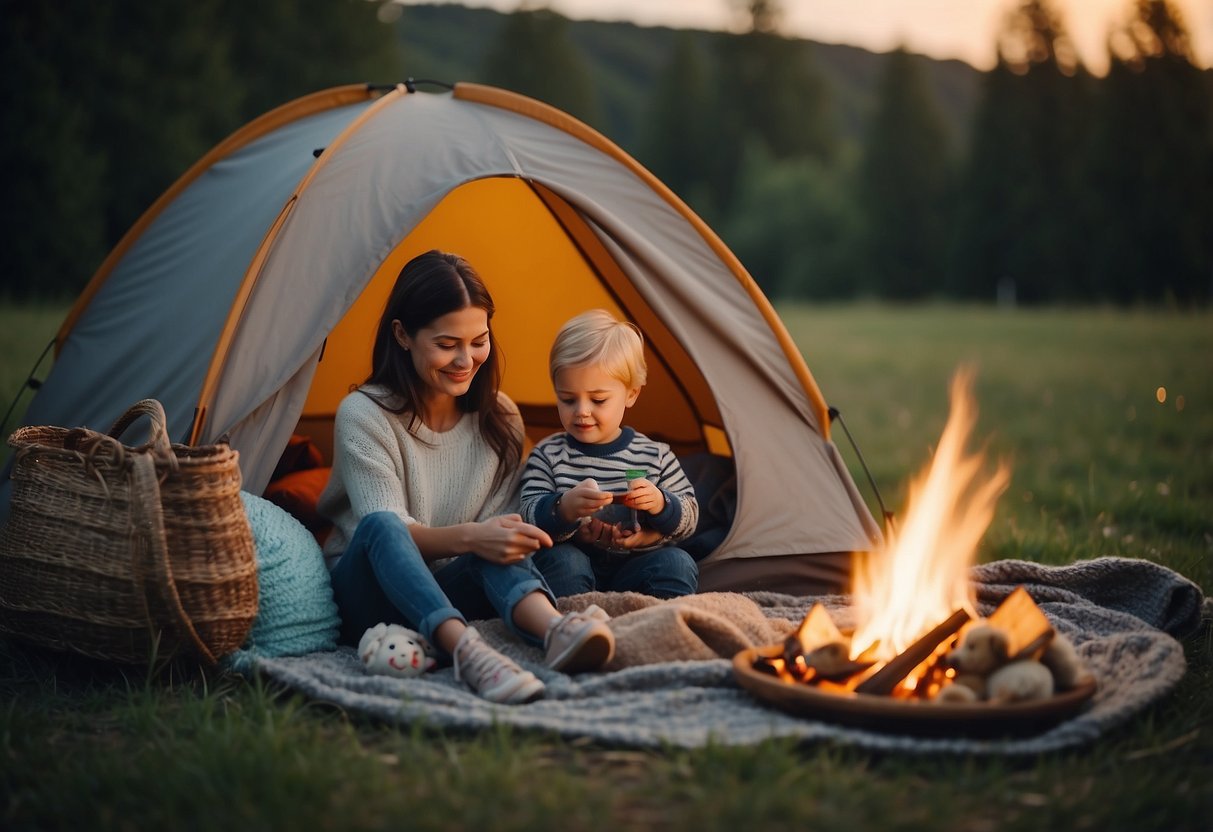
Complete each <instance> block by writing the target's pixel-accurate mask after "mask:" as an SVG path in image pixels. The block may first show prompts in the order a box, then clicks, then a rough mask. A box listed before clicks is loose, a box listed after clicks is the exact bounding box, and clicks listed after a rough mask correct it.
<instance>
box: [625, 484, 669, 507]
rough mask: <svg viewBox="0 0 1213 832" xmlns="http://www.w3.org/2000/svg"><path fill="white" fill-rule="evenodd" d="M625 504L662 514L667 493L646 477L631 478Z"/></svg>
mask: <svg viewBox="0 0 1213 832" xmlns="http://www.w3.org/2000/svg"><path fill="white" fill-rule="evenodd" d="M624 504H625V505H628V506H630V507H631V508H634V509H636V510H637V511H647V512H648V513H649V514H661V510H662V509H664V508H665V493H664V492H662V490H661V489H660V488H658V487H657V486H655V485H653V483H651V482H649V481H648V480H646V479H643V478H641V479H635V480H630V481H629V482H628V496H627V499H626V500H624Z"/></svg>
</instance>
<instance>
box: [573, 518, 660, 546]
mask: <svg viewBox="0 0 1213 832" xmlns="http://www.w3.org/2000/svg"><path fill="white" fill-rule="evenodd" d="M661 538H662V535H661V532H659V531H655V530H653V529H641V530H640V531H632V530H630V529H623V528H620V527H619V525H618V524H617V523H604V522H602V521H601V520H599V519H597V518H591V519H590V522H588V523H586V524H585V525H584V526H582V527H581V528H580V529H578V530H577V539H578V541H580V542H581V543H588V544H590V545H592V546H597V547H598V548H600V549H607V550H609V551H614V552H626V551H629V550H631V549H635V548H636V547H638V546H652V545H654V544H656V543H659V542H660V541H661Z"/></svg>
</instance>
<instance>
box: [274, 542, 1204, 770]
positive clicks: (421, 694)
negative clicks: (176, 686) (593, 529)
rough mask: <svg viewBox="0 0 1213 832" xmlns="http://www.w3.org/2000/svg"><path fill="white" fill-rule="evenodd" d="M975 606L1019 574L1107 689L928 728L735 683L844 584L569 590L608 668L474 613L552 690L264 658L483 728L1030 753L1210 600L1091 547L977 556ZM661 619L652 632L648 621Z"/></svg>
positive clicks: (1066, 728)
mask: <svg viewBox="0 0 1213 832" xmlns="http://www.w3.org/2000/svg"><path fill="white" fill-rule="evenodd" d="M973 578H974V581H975V583H976V587H977V597H978V603H979V612H980V613H981V614H982V615H987V614H989V613H990V612H992V611H993V609H994V608H995V607H996V606H997V605H998V603H999V602H1001V601H1002V600H1003V599H1004V598H1005V597H1006V596H1007V595H1008V594H1010V592H1011V591H1012V590H1014V589H1015V588H1016V587H1018V586H1021V585H1022V586H1024V587H1025V588H1026V589H1027V590H1028V592H1029V594H1031V596H1032V598H1033V599H1034V600H1035V601H1036V603H1037V604H1038V605H1039V606H1040V607H1041V609H1042V610H1043V611H1044V613H1045V614H1046V615H1047V616H1048V617H1049V619H1050V621H1051V622H1052V623H1053V625H1054V626H1055V627H1056V628H1057V630H1058V631H1060V632H1062V633H1065V634H1066V635H1067V636H1068V637H1069V638H1070V639H1071V640H1072V641H1073V642H1074V644H1075V646H1076V647H1077V649H1078V652H1079V655H1080V656H1081V657H1082V659H1083V661H1084V663H1085V664H1086V666H1087V668H1088V669H1089V670H1090V671H1091V672H1092V674H1094V676H1095V678H1096V681H1097V683H1098V689H1097V691H1096V693H1095V695H1094V697H1093V698H1092V699H1091V701H1090V702H1089V703H1088V706H1087V707H1086V709H1085V710H1084V711H1082V712H1081V713H1080V714H1078V715H1077V716H1074V717H1072V718H1070V719H1068V720H1066V721H1064V722H1061V723H1060V724H1058V725H1056V726H1054V727H1052V728H1049V729H1047V730H1046V731H1044V732H1043V733H1039V734H1036V735H1033V736H1026V737H1007V738H996V739H980V738H968V737H959V736H948V737H922V736H910V735H904V736H903V735H900V734H897V733H890V732H887V731H877V730H867V729H862V728H855V727H847V726H843V725H839V724H834V723H831V722H828V721H818V720H815V719H811V718H806V717H803V716H793V715H789V714H786V713H784V712H781V711H778V710H774V709H772V708H769V707H767V706H766V705H764V704H762V703H761V702H760V701H758V700H757V699H755V698H754V697H753V696H751V695H750V694H749V693H747V692H746V691H744V690H743V689H741V688H740V687H739V686H738V685H737V683H736V681H735V679H734V675H733V670H732V664H731V661H730V658H731V656H732V655H733V654H734V653H736V652H737V651H739V650H741V649H743V648H746V647H751V646H758V645H761V644H764V643H772V642H775V641H778V640H779V639H780V638H782V637H783V635H784V634H786V633H787V632H788V631H789V629H790V628H791V627H792V626H793V623H794V622H795V623H798V622H799V621H800V619H801V618H803V616H804V615H805V614H806V613H807V611H808V610H809V608H810V607H811V606H812V604H813V603H815V602H821V603H823V604H824V605H825V606H826V607H827V609H829V610H830V612H831V614H832V615H833V616H834V617H835V619H836V621H838V622H839V624H840V626H844V627H845V626H848V625H849V624H850V623H851V622H850V621H849V616H850V608H849V603H848V602H849V599H848V598H846V597H840V596H824V597H796V596H791V595H781V594H777V593H770V592H759V593H745V594H735V593H710V594H705V595H699V596H690V597H688V598H683V599H673V600H670V601H656V600H655V599H651V598H646V597H645V596H639V595H635V594H630V593H621V594H609V593H588V594H586V595H580V596H573V597H572V598H568V599H561V602H560V605H561V607H562V608H564V609H572V608H577V607H584V606H586V605H588V604H589V603H597V604H598V605H599V606H602V607H603V608H604V609H606V610H607V611H608V612H610V613H612V615H613V616H614V618H613V620H612V623H611V626H612V629H613V631H614V632H615V634H616V640H617V655H616V657H615V659H614V660H613V662H612V665H611V669H610V671H609V672H604V673H586V674H581V675H578V676H567V675H565V674H561V673H556V672H553V671H550V670H548V669H547V668H545V667H544V666H543V664H542V654H541V652H540V651H539V650H538V649H536V648H533V647H529V646H527V645H523V644H521V643H520V642H519V641H518V640H517V639H516V638H514V637H512V636H510V635H508V634H507V632H506V630H505V626H504V624H503V623H502V622H501V621H485V622H477V623H476V626H477V628H478V629H479V630H480V631H481V633H482V634H483V635H484V637H485V638H486V640H488V641H490V643H492V644H494V646H496V647H498V648H499V649H501V650H502V652H505V653H507V654H509V655H511V656H512V657H514V658H515V659H516V660H518V661H519V662H520V663H521V664H523V665H524V666H525V667H527V668H528V669H530V670H531V671H533V672H534V673H535V674H536V675H537V676H539V677H540V678H542V679H543V681H544V682H545V683H546V685H547V692H546V695H545V697H544V698H543V699H541V700H539V701H536V702H533V703H529V704H526V705H514V706H505V705H495V704H493V703H490V702H487V701H485V700H484V699H481V698H480V697H478V696H476V695H475V694H474V693H472V692H471V691H470V690H468V689H467V688H466V687H464V686H463V685H462V684H461V683H459V682H456V681H455V680H454V675H453V671H452V670H451V669H450V668H449V667H448V668H445V669H442V670H439V671H437V672H433V673H430V674H426V675H425V676H424V677H420V678H416V679H394V678H389V677H383V676H371V675H368V674H366V673H365V672H364V670H363V668H362V665H361V663H360V662H359V661H358V658H357V656H356V655H355V653H354V651H353V650H352V649H351V648H338V649H337V650H334V651H324V652H319V653H311V654H308V655H304V656H295V657H281V658H257V659H255V661H254V666H255V668H256V669H257V670H258V671H260V672H261V673H263V674H265V675H266V676H268V677H270V678H272V679H274V680H277V681H278V682H280V683H282V684H284V685H286V686H289V687H290V688H293V689H295V690H298V691H301V692H302V693H304V694H306V695H308V696H310V697H314V698H316V699H319V700H324V701H328V702H332V703H335V704H337V705H339V706H341V707H342V708H345V709H347V710H349V711H353V712H359V713H362V714H366V715H369V716H372V717H376V718H380V719H383V720H387V721H389V722H393V723H398V724H414V723H421V724H424V725H427V726H430V727H433V728H438V729H444V730H445V729H456V730H458V729H464V730H477V729H482V728H487V727H490V726H493V725H509V726H513V727H514V728H517V729H525V730H534V731H541V732H547V733H549V734H551V735H556V736H560V737H563V738H588V739H590V740H592V741H597V742H600V743H603V744H607V745H616V746H628V747H642V748H660V747H668V746H674V747H682V748H694V747H701V746H705V745H708V744H717V745H747V744H754V743H759V742H762V741H764V740H767V739H771V738H785V739H789V738H790V739H793V740H796V741H803V742H821V741H829V742H834V743H840V744H846V745H853V746H858V747H862V748H868V749H873V750H887V751H897V750H900V751H907V752H914V753H977V754H992V755H1027V754H1038V753H1041V752H1046V751H1054V750H1057V749H1062V748H1067V747H1072V746H1077V745H1080V744H1083V743H1088V742H1091V741H1093V740H1095V739H1096V738H1097V737H1099V736H1100V735H1101V734H1103V733H1104V732H1106V731H1108V730H1109V729H1110V728H1113V727H1114V726H1117V725H1120V724H1122V723H1124V722H1125V721H1127V720H1128V719H1129V718H1130V717H1132V716H1133V715H1134V714H1136V713H1139V712H1140V711H1142V710H1143V709H1144V708H1146V707H1147V706H1149V705H1150V704H1151V703H1153V702H1156V701H1157V700H1159V699H1160V698H1161V697H1163V696H1165V695H1166V694H1167V693H1168V692H1169V691H1170V690H1171V689H1172V688H1173V687H1174V686H1175V684H1176V683H1177V682H1178V681H1179V680H1180V678H1181V677H1182V676H1183V674H1184V671H1185V669H1186V663H1185V659H1184V652H1183V647H1182V645H1181V644H1180V642H1179V641H1178V640H1177V636H1184V635H1186V634H1189V633H1191V632H1192V631H1193V630H1195V629H1196V628H1197V627H1198V626H1200V623H1201V615H1202V609H1204V610H1205V612H1206V614H1207V612H1208V607H1209V605H1208V604H1207V603H1206V602H1205V601H1204V598H1203V595H1202V592H1201V590H1200V588H1199V587H1197V586H1196V585H1195V584H1194V583H1192V582H1191V581H1189V580H1187V579H1186V578H1184V577H1182V576H1181V575H1178V574H1177V573H1175V572H1173V571H1171V570H1169V569H1166V568H1164V567H1162V566H1158V565H1157V564H1154V563H1150V562H1148V561H1144V560H1135V559H1128V558H1110V557H1109V558H1098V559H1094V560H1088V561H1082V562H1079V563H1075V564H1072V565H1069V566H1062V567H1049V566H1042V565H1040V564H1036V563H1031V562H1027V561H1018V560H1003V561H997V562H994V563H990V564H985V565H981V566H977V567H975V568H974V569H973ZM655 634H656V635H655Z"/></svg>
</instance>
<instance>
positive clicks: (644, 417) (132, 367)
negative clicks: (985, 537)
mask: <svg viewBox="0 0 1213 832" xmlns="http://www.w3.org/2000/svg"><path fill="white" fill-rule="evenodd" d="M431 248H439V249H443V250H447V251H454V252H458V253H460V254H462V255H463V256H465V257H467V258H468V260H469V261H470V262H471V263H472V264H473V265H474V266H475V267H476V268H477V270H478V271H479V272H480V273H481V275H482V276H483V277H484V278H485V281H486V283H487V284H488V286H489V288H490V290H491V291H492V292H493V295H494V300H495V301H496V303H497V308H498V314H497V316H496V317H495V318H494V331H495V334H496V336H497V344H498V346H499V348H500V349H501V350H502V351H503V355H504V359H505V376H504V388H505V390H506V392H507V393H508V394H509V395H510V396H511V397H512V398H513V399H514V400H515V401H516V402H517V403H518V404H519V406H520V408H521V410H522V413H523V417H524V419H525V421H526V424H527V433H528V438H529V439H530V440H532V441H535V440H538V439H539V438H541V437H543V436H545V435H547V434H549V433H551V432H552V431H554V430H557V429H559V421H558V420H557V418H556V410H555V402H554V397H553V394H552V391H551V389H550V386H549V382H548V377H547V369H546V368H547V351H548V348H549V346H550V344H551V342H552V338H553V337H554V335H555V333H556V331H557V329H558V328H559V326H560V325H561V324H562V323H563V322H564V321H565V320H566V319H568V318H569V317H571V316H572V315H574V314H576V313H578V312H581V311H584V310H585V309H588V308H593V307H602V308H606V309H609V310H612V311H614V312H615V313H616V314H617V315H618V316H621V317H626V318H628V319H630V320H632V321H634V322H636V323H637V324H638V325H639V326H640V328H641V329H642V331H643V332H644V333H645V336H646V341H647V349H648V361H649V367H650V373H649V382H648V385H647V387H646V388H645V391H644V392H643V393H642V395H641V397H640V401H639V403H638V405H637V406H636V407H635V408H634V409H633V411H632V414H631V417H630V419H629V423H630V424H633V425H634V426H635V427H637V428H638V429H639V430H642V431H644V432H646V433H648V434H650V435H652V436H654V437H657V438H660V439H663V440H665V441H667V442H669V443H670V444H671V446H672V447H673V448H674V449H675V450H676V451H677V452H678V453H680V454H682V455H684V457H685V458H687V459H690V458H692V457H694V458H696V459H704V458H706V459H709V460H714V461H720V460H723V461H725V462H726V463H728V470H729V471H730V472H735V475H736V488H735V491H731V492H728V493H727V494H725V496H726V497H727V499H724V500H723V502H724V503H726V504H728V508H729V509H730V510H729V512H728V515H729V519H728V521H727V522H726V523H725V525H724V528H723V529H722V534H721V536H722V537H723V540H721V541H720V544H719V546H717V547H716V548H715V549H714V551H712V553H711V554H710V555H709V556H708V557H707V558H705V560H704V561H703V562H702V564H701V566H702V569H703V577H704V588H705V589H727V588H768V589H779V590H785V591H790V590H793V589H794V588H795V587H796V586H798V585H800V584H799V583H798V582H802V581H804V580H812V579H826V580H828V579H831V578H833V579H837V580H841V579H842V578H843V576H845V573H846V570H847V560H846V559H847V558H848V557H849V554H848V553H851V552H854V551H864V550H868V549H871V548H872V546H873V544H874V543H875V542H876V541H877V540H878V539H879V536H880V530H879V527H878V526H877V524H876V523H875V522H874V520H873V518H872V516H871V514H870V513H869V511H868V509H867V507H866V506H865V504H864V502H863V500H862V498H861V497H860V495H859V493H858V491H857V489H856V487H855V484H854V482H853V481H852V479H851V477H850V475H849V474H848V472H847V470H846V468H845V466H844V463H843V461H842V459H841V457H840V455H839V453H838V451H837V449H836V447H835V446H834V444H833V443H832V442H831V441H830V422H829V417H828V415H827V406H826V404H825V400H824V398H823V397H822V394H821V392H820V390H819V389H818V387H817V384H816V382H815V381H814V379H813V376H812V375H811V373H810V371H809V369H808V367H807V366H806V364H805V362H804V360H803V358H802V357H801V355H800V353H799V351H798V350H797V348H796V346H795V345H794V343H793V342H792V340H791V338H790V337H789V335H788V333H787V331H786V330H785V328H784V327H783V325H782V323H781V321H780V320H779V318H778V316H777V315H776V313H775V311H774V309H773V308H772V307H771V305H770V303H769V302H768V301H767V299H766V298H765V297H764V296H763V295H762V293H761V291H760V290H759V288H758V287H757V285H756V284H755V282H754V281H753V279H752V278H751V277H750V276H749V275H748V274H747V272H746V271H745V269H744V268H743V267H742V265H741V264H740V263H739V262H738V261H737V259H736V258H735V257H734V255H733V254H732V253H730V252H729V250H728V249H727V248H726V247H725V245H724V244H723V243H722V242H721V241H720V239H719V238H718V237H717V236H716V235H715V234H714V233H713V232H712V231H711V229H709V228H708V227H707V226H706V224H705V223H704V222H703V221H702V220H701V219H699V218H698V217H697V216H696V215H695V214H694V213H693V212H692V211H691V210H690V209H689V208H688V207H687V206H686V205H685V204H684V203H683V202H682V201H681V200H679V199H678V197H677V196H675V195H674V194H673V193H672V192H671V191H670V190H669V189H668V188H666V187H665V186H664V185H662V183H661V182H659V181H658V180H657V179H656V178H655V177H654V176H653V175H652V174H650V173H649V172H648V171H646V170H645V169H644V168H643V167H641V166H640V165H639V164H638V163H637V162H635V161H634V160H633V159H631V158H630V157H629V156H628V155H627V154H625V153H624V152H623V151H622V150H620V149H619V148H618V147H616V146H615V145H614V144H612V143H611V142H610V141H608V140H607V139H606V138H604V137H603V136H602V135H600V134H599V133H597V132H596V131H594V130H593V129H591V128H589V127H588V126H586V125H585V124H582V123H580V122H578V121H576V120H575V119H573V118H571V117H570V116H568V115H566V114H564V113H562V112H560V111H558V110H555V109H553V108H551V107H549V106H547V105H544V104H542V103H540V102H537V101H535V100H532V99H529V98H525V97H523V96H519V95H516V94H513V93H509V92H505V91H503V90H499V89H494V88H492V87H486V86H481V85H476V84H463V83H461V84H457V85H455V86H454V87H452V88H450V89H444V90H443V91H441V92H420V91H417V90H416V89H415V85H414V84H412V83H411V82H410V83H409V84H407V85H403V84H402V85H396V86H392V87H375V86H369V85H354V86H346V87H338V88H334V89H330V90H326V91H323V92H319V93H315V94H313V95H310V96H306V97H304V98H301V99H298V100H296V101H293V102H291V103H288V104H286V105H284V106H282V107H279V108H277V109H275V110H273V111H271V112H269V113H267V114H265V115H263V116H262V117H260V118H258V119H256V120H254V121H252V122H250V123H249V124H247V125H246V126H244V127H243V128H242V129H240V130H238V131H237V132H236V133H234V134H233V135H231V136H230V137H228V138H227V139H226V140H225V141H223V142H222V143H220V144H219V145H218V146H217V147H215V148H214V149H213V150H212V151H211V152H210V153H208V154H207V155H206V156H204V157H203V158H202V159H201V160H199V161H198V162H197V163H196V164H195V165H194V166H193V167H192V168H190V169H189V170H188V171H187V172H186V173H185V174H184V175H183V176H182V177H181V178H180V179H179V180H178V181H177V182H176V183H175V184H174V185H173V186H172V187H171V188H170V189H169V190H168V191H167V192H166V193H165V194H164V195H163V196H161V197H160V199H159V200H157V202H155V203H154V204H153V205H152V207H151V208H150V209H149V210H148V211H147V212H146V213H145V214H144V216H143V217H142V218H141V219H140V220H139V221H138V222H137V223H136V224H135V226H134V227H133V228H132V229H131V230H130V231H129V232H128V233H127V234H126V236H125V237H124V238H123V239H122V240H121V241H120V242H119V244H118V245H117V247H116V248H115V249H114V251H113V252H111V254H110V255H109V256H108V258H107V259H106V260H105V262H104V263H103V264H102V265H101V267H100V269H99V270H98V272H97V274H96V275H95V276H94V277H93V279H92V281H91V282H90V283H89V285H88V286H87V288H86V289H85V290H84V292H83V293H82V295H81V296H80V298H79V300H78V301H77V303H76V304H75V306H74V307H73V308H72V310H71V311H70V313H69V314H68V316H67V318H66V320H65V321H64V323H63V325H62V327H61V329H60V330H59V332H58V334H57V336H56V347H57V355H56V360H55V363H54V366H53V368H52V370H51V372H50V374H49V375H48V377H47V379H46V380H45V382H44V384H43V385H42V387H41V389H40V390H39V392H38V393H37V395H36V396H35V398H34V399H33V400H32V402H31V404H30V406H29V408H28V411H27V413H26V416H25V423H26V424H52V425H66V426H74V425H87V426H90V427H94V428H98V429H105V428H107V427H108V425H109V424H110V423H111V422H112V421H113V420H114V419H115V418H116V417H117V416H118V415H119V414H121V413H122V412H123V411H124V410H125V409H126V408H127V407H128V406H129V405H130V404H132V403H134V402H135V401H137V400H139V399H142V398H145V397H154V398H157V399H159V400H160V401H161V402H162V403H163V404H164V407H165V410H166V412H167V414H168V418H169V429H170V434H171V436H172V437H173V438H174V439H175V440H176V441H180V442H185V443H187V444H201V443H211V442H215V441H217V440H219V439H221V438H227V439H228V440H229V441H230V442H231V444H232V446H233V447H234V448H236V450H238V451H239V452H240V459H241V468H242V474H243V478H244V484H245V488H246V490H249V491H251V492H253V493H260V492H261V490H262V489H264V488H265V486H266V485H267V482H268V481H269V479H270V477H271V474H272V472H273V471H274V469H275V465H276V463H277V462H278V460H279V456H280V454H281V453H282V451H283V449H284V448H285V447H286V446H287V443H288V441H289V439H290V437H291V436H292V434H296V433H301V434H306V435H309V436H312V437H313V438H315V439H316V441H317V444H318V445H319V446H320V447H321V449H322V450H323V451H324V452H326V453H327V452H328V449H329V447H330V446H331V425H332V417H333V414H334V412H335V410H336V407H337V403H338V402H339V401H340V399H341V397H342V396H343V395H344V394H345V393H346V392H348V390H349V389H350V387H351V385H352V384H354V383H356V382H358V381H360V380H362V379H363V378H365V377H366V375H367V373H368V371H369V355H370V343H371V338H372V335H373V331H374V324H375V321H376V320H377V318H378V316H379V314H380V312H381V310H382V307H383V303H384V301H385V299H386V296H387V292H388V290H389V288H390V286H391V285H392V282H393V280H394V279H395V277H396V275H397V274H398V273H399V270H400V267H401V266H402V265H403V264H404V263H405V262H406V261H407V260H409V259H410V258H411V257H413V256H414V255H416V254H418V253H420V252H423V251H426V250H429V249H431ZM697 455H698V456H697ZM709 467H710V466H709ZM709 496H710V495H707V494H705V499H706V498H709ZM716 496H719V495H718V494H717V495H716ZM733 500H735V503H732V502H731V501H733ZM0 502H4V503H5V504H6V502H7V501H6V500H4V501H0ZM734 506H735V511H733V510H732V509H733V508H734ZM705 514H710V512H705Z"/></svg>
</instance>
